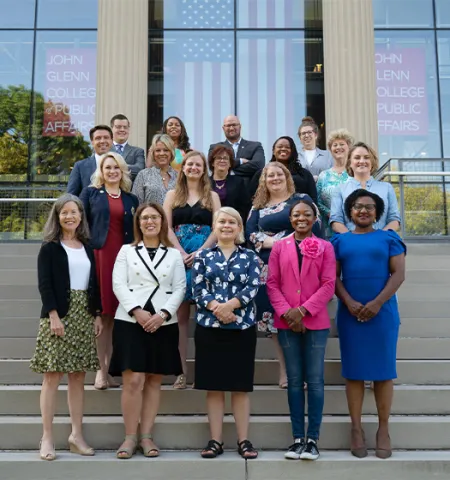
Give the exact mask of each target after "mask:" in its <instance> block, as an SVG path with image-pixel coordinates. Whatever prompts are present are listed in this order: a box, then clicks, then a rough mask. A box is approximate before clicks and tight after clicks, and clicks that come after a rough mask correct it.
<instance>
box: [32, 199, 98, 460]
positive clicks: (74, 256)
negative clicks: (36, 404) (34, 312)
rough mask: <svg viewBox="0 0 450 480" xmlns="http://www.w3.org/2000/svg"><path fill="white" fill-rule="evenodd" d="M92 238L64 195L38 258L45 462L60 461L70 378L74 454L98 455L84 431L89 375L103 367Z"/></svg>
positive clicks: (36, 362)
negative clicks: (59, 413)
mask: <svg viewBox="0 0 450 480" xmlns="http://www.w3.org/2000/svg"><path fill="white" fill-rule="evenodd" d="M88 238H89V228H88V225H87V221H86V217H85V214H84V209H83V204H82V203H81V201H80V200H79V199H78V198H77V197H75V196H74V195H71V194H66V195H63V196H62V197H60V198H59V199H58V200H57V201H56V202H55V204H54V205H53V208H52V210H51V212H50V215H49V218H48V220H47V223H46V225H45V228H44V243H43V244H42V247H41V249H40V251H39V255H38V285H39V292H40V294H41V299H42V311H41V320H40V323H39V333H38V337H37V342H36V351H35V353H34V355H33V358H32V359H31V364H30V367H31V369H32V370H33V371H34V372H37V373H43V374H44V380H43V383H42V390H41V401H40V404H41V414H42V423H43V435H42V440H41V443H40V456H41V459H42V460H54V459H55V458H56V454H55V447H54V442H53V428H52V427H53V417H54V414H55V408H56V395H57V391H58V386H59V383H60V380H61V377H62V376H63V375H64V373H67V374H68V378H69V386H68V404H69V411H70V418H71V422H72V433H71V434H70V436H69V440H68V442H69V447H70V451H71V452H73V453H78V454H80V455H88V456H90V455H94V450H93V449H92V448H91V447H89V446H88V445H87V443H86V442H85V440H84V438H83V431H82V421H83V398H84V377H85V374H86V372H88V371H96V370H97V369H98V367H99V362H98V357H97V350H96V347H95V338H96V337H98V336H99V335H100V334H101V332H102V328H103V327H102V319H101V317H100V313H101V308H102V307H101V303H100V295H99V291H98V286H97V275H96V268H95V258H94V253H93V251H92V249H91V247H89V245H88Z"/></svg>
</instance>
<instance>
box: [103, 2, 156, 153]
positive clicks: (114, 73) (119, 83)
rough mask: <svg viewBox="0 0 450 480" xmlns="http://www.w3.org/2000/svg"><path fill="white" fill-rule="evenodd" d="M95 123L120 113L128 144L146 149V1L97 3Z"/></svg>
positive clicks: (107, 119) (106, 121) (105, 120)
mask: <svg viewBox="0 0 450 480" xmlns="http://www.w3.org/2000/svg"><path fill="white" fill-rule="evenodd" d="M98 4H99V12H98V39H97V98H96V115H95V121H96V123H97V124H98V123H103V124H107V125H109V121H110V119H111V117H112V116H113V115H115V114H117V113H123V114H124V115H126V116H127V117H128V119H129V120H130V122H131V135H130V143H131V144H132V145H135V146H139V147H142V148H144V149H146V142H147V88H148V87H147V86H148V81H147V78H148V0H99V2H98Z"/></svg>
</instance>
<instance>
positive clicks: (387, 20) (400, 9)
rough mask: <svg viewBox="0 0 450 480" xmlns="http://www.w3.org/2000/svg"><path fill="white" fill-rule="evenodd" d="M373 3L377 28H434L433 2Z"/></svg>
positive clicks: (399, 0)
mask: <svg viewBox="0 0 450 480" xmlns="http://www.w3.org/2000/svg"><path fill="white" fill-rule="evenodd" d="M372 1H373V17H374V22H375V28H383V27H385V28H396V27H400V28H401V27H404V28H419V27H431V28H432V27H433V26H434V20H433V0H372ZM444 1H447V0H444Z"/></svg>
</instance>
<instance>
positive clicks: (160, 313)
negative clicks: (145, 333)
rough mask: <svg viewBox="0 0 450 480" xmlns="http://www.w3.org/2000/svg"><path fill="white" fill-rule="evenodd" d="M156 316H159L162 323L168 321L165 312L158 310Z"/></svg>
mask: <svg viewBox="0 0 450 480" xmlns="http://www.w3.org/2000/svg"><path fill="white" fill-rule="evenodd" d="M158 315H159V316H160V317H161V318H162V319H163V320H164V321H166V320H167V319H168V317H169V315H167V312H165V311H164V310H160V311H159V312H158Z"/></svg>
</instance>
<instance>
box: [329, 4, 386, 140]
mask: <svg viewBox="0 0 450 480" xmlns="http://www.w3.org/2000/svg"><path fill="white" fill-rule="evenodd" d="M323 39H324V64H325V65H324V73H325V114H326V129H327V133H330V132H331V131H332V130H335V129H337V128H347V129H348V130H350V132H352V133H353V135H354V136H355V139H356V140H360V141H364V142H367V143H369V144H370V145H371V146H373V147H374V148H375V149H377V148H378V129H377V110H376V77H375V75H376V72H375V45H374V22H373V10H372V0H323Z"/></svg>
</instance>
